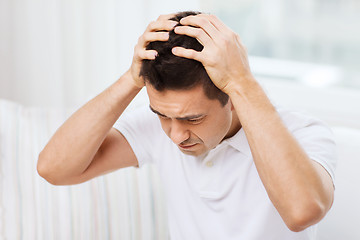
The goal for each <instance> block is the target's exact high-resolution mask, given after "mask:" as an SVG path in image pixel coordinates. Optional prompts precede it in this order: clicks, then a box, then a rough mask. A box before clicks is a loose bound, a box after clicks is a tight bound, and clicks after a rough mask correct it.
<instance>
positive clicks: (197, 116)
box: [149, 105, 206, 120]
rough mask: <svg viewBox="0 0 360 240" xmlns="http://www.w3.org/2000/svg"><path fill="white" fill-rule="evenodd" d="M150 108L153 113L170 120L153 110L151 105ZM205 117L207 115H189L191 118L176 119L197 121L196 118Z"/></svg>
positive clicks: (179, 118) (178, 118)
mask: <svg viewBox="0 0 360 240" xmlns="http://www.w3.org/2000/svg"><path fill="white" fill-rule="evenodd" d="M149 107H150V110H151V111H152V112H153V113H155V114H157V115H159V116H162V117H166V118H169V117H168V116H166V115H165V114H162V113H161V112H159V111H157V110H155V109H153V108H152V107H151V106H150V105H149ZM204 116H206V115H205V114H196V115H189V116H185V117H177V118H176V119H177V120H190V119H196V118H200V117H204Z"/></svg>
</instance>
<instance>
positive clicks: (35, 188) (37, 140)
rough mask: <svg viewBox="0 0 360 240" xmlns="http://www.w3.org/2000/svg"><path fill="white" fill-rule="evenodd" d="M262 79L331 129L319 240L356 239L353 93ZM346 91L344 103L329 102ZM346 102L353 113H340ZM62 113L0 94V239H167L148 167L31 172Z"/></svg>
mask: <svg viewBox="0 0 360 240" xmlns="http://www.w3.org/2000/svg"><path fill="white" fill-rule="evenodd" d="M262 83H263V85H264V87H265V89H266V91H267V92H268V93H269V95H270V96H271V98H272V100H273V101H274V102H276V103H286V104H282V105H285V107H292V108H296V109H298V110H300V111H307V112H310V114H313V115H315V116H318V117H320V118H321V119H323V120H325V121H326V122H328V123H329V124H330V125H331V127H332V128H333V130H334V133H335V136H336V140H337V143H338V151H339V163H338V168H337V171H336V195H335V202H334V205H333V208H332V210H331V211H330V212H329V214H328V215H327V216H326V217H325V219H324V220H323V221H322V222H321V223H320V224H319V232H318V236H319V237H318V239H321V240H339V239H346V240H355V239H360V220H359V219H360V206H359V203H360V188H359V186H358V185H359V184H360V174H358V173H357V171H358V169H360V161H359V160H358V159H359V157H358V156H360V109H359V103H360V96H357V93H356V92H355V95H354V94H353V93H351V94H349V92H344V93H338V92H335V93H334V92H331V91H330V92H324V91H323V90H317V89H308V88H306V87H299V86H297V85H292V84H286V83H284V82H276V81H267V80H265V81H262ZM342 94H343V95H342ZM349 96H350V100H351V101H349V102H346V101H348V100H346V99H345V100H344V99H338V100H336V98H341V97H347V99H348V98H349ZM303 97H306V101H304V98H303ZM312 98H313V99H312ZM324 98H327V100H324ZM340 100H341V101H340ZM141 101H143V99H141V97H140V101H139V102H141ZM352 101H356V102H352ZM335 103H336V104H337V105H338V106H336V104H335ZM341 104H347V105H346V106H345V105H344V106H341ZM349 104H353V106H349ZM355 106H356V107H357V109H355V108H353V107H355ZM351 108H353V109H355V111H350V112H346V111H347V110H349V109H351ZM339 114H341V115H340V116H339ZM69 115H70V111H62V110H51V109H38V108H25V107H23V106H21V105H19V104H16V103H13V102H9V101H6V100H0V134H1V136H0V141H1V142H0V147H1V148H0V157H1V158H0V240H2V239H9V240H13V239H26V240H28V239H34V240H41V239H44V240H51V239H64V240H68V239H76V240H79V239H84V240H89V239H94V240H95V239H146V240H149V239H154V240H155V239H156V240H158V239H160V240H161V239H168V232H167V223H166V212H165V208H164V201H163V193H162V189H161V183H160V181H159V179H158V175H157V172H156V170H155V169H154V168H153V167H152V166H147V167H145V168H143V169H140V170H138V169H135V168H128V169H122V170H119V171H116V172H114V173H111V174H109V175H106V176H102V177H99V178H96V179H93V180H91V181H89V182H87V183H83V184H80V185H76V186H61V187H59V186H52V185H50V184H49V183H47V182H46V181H45V180H43V179H42V178H41V177H39V176H38V175H37V172H36V161H37V156H38V153H39V152H40V150H41V149H42V148H43V146H44V145H45V143H46V142H47V140H48V139H49V137H50V136H51V135H52V134H53V133H54V131H55V130H56V128H57V127H59V126H60V124H61V123H62V122H63V121H64V120H65V119H66V118H67V117H68V116H69Z"/></svg>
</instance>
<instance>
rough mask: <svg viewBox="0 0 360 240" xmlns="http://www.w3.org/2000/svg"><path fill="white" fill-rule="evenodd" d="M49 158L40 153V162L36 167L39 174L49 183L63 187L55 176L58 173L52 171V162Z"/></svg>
mask: <svg viewBox="0 0 360 240" xmlns="http://www.w3.org/2000/svg"><path fill="white" fill-rule="evenodd" d="M49 159H51V158H49V157H48V156H45V154H44V153H43V152H40V154H39V157H38V162H37V166H36V170H37V173H38V174H39V176H40V177H42V178H44V179H45V180H46V181H47V182H49V183H50V184H52V185H62V184H61V183H60V182H59V181H58V180H57V179H56V174H54V173H55V172H56V171H54V170H52V167H51V166H49V163H50V162H51V160H49Z"/></svg>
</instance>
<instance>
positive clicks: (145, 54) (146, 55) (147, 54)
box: [136, 49, 158, 61]
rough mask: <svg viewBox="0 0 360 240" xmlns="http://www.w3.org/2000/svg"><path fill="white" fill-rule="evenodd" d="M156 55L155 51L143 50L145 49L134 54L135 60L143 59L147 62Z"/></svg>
mask: <svg viewBox="0 0 360 240" xmlns="http://www.w3.org/2000/svg"><path fill="white" fill-rule="evenodd" d="M157 55H158V53H157V52H156V51H155V50H145V49H139V50H138V51H137V53H136V56H137V57H136V60H137V61H141V60H144V59H147V60H154V59H155V58H156V56H157Z"/></svg>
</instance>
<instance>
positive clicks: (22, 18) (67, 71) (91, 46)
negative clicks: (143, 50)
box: [0, 0, 198, 107]
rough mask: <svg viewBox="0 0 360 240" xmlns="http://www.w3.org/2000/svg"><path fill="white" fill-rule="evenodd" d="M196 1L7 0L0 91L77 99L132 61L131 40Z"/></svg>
mask: <svg viewBox="0 0 360 240" xmlns="http://www.w3.org/2000/svg"><path fill="white" fill-rule="evenodd" d="M197 2H198V1H196V0H195V1H192V0H182V1H166V0H132V1H125V0H92V1H89V0H76V1H72V0H63V1H58V0H33V1H23V0H1V1H0V98H5V99H9V100H13V101H16V102H19V103H21V104H24V105H26V106H42V107H52V106H57V107H59V106H60V107H61V106H66V107H70V106H74V105H79V104H82V103H83V102H84V101H85V100H86V99H89V98H90V97H93V96H95V95H96V94H97V93H99V92H100V91H102V90H103V89H105V88H106V87H107V86H109V85H110V84H111V83H112V82H114V81H115V80H116V79H117V78H118V77H119V76H120V75H121V74H122V73H123V72H124V71H125V70H126V69H127V68H128V67H129V66H130V63H131V59H132V53H133V47H134V46H135V44H136V42H137V39H138V37H139V36H140V34H141V33H142V32H143V31H144V30H145V27H146V26H147V24H148V23H149V22H150V21H151V20H155V19H156V18H157V16H158V15H160V14H167V13H172V12H177V11H181V10H196V9H198V3H197Z"/></svg>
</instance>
